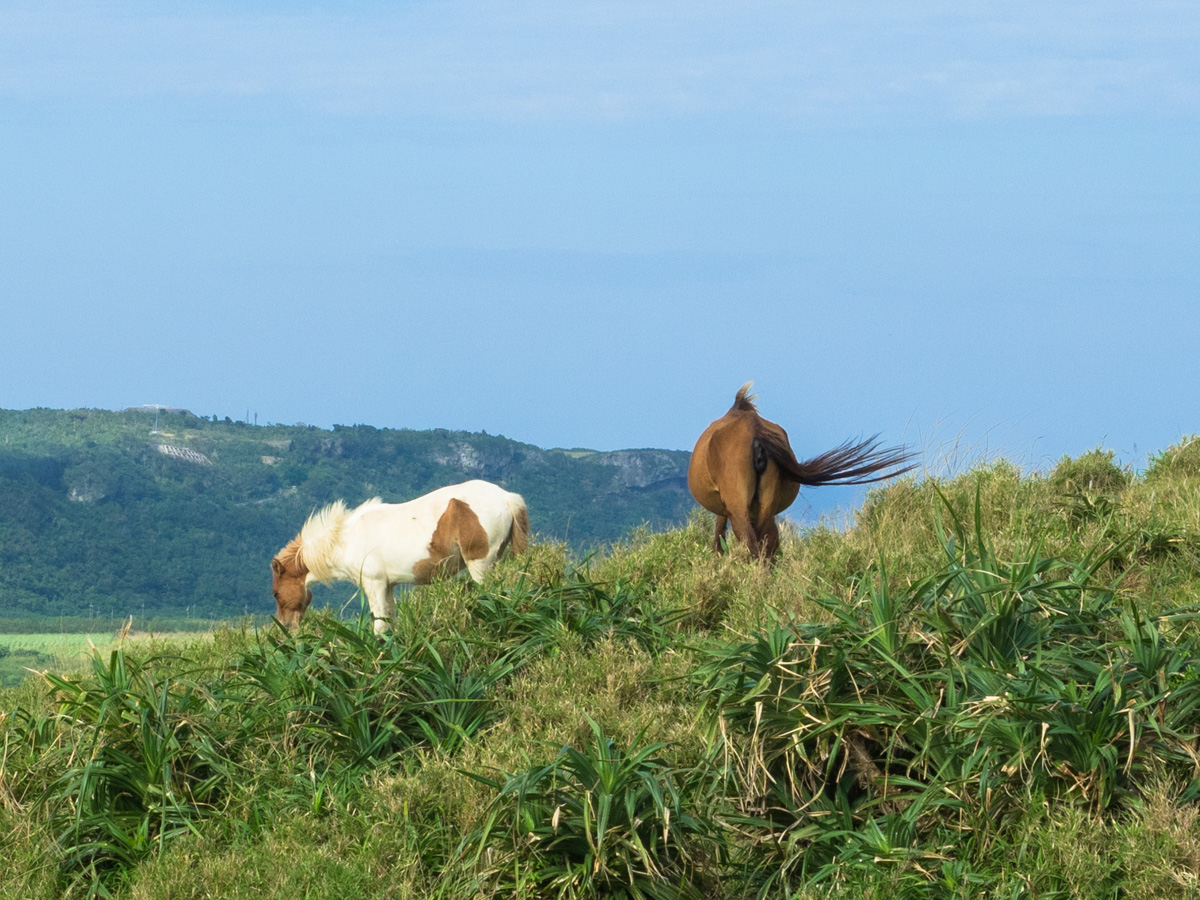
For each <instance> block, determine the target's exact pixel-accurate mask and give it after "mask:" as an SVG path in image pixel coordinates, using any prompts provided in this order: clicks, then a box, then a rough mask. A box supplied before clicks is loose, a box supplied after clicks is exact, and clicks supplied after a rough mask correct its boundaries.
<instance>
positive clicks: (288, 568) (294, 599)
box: [271, 541, 312, 631]
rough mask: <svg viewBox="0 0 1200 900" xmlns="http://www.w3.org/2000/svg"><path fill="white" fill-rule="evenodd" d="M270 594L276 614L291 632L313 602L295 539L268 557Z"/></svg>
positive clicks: (305, 567)
mask: <svg viewBox="0 0 1200 900" xmlns="http://www.w3.org/2000/svg"><path fill="white" fill-rule="evenodd" d="M271 594H272V595H273V596H274V597H275V617H276V618H277V619H279V621H280V623H281V624H282V625H283V627H284V628H287V629H288V630H289V631H294V630H295V629H296V626H297V625H299V624H300V620H301V619H302V618H304V612H305V610H307V609H308V605H309V604H310V603H312V591H310V590H309V589H308V567H307V566H305V565H304V562H303V561H302V560H301V559H300V546H299V544H298V543H297V542H296V541H292V543H290V544H288V545H287V546H286V547H284V548H283V549H282V550H280V551H279V555H278V556H276V557H275V558H274V559H273V560H271Z"/></svg>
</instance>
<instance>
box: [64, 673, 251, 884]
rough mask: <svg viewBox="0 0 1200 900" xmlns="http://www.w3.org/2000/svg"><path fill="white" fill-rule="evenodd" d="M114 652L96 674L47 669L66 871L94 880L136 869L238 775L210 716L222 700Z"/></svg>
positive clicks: (224, 734)
mask: <svg viewBox="0 0 1200 900" xmlns="http://www.w3.org/2000/svg"><path fill="white" fill-rule="evenodd" d="M154 662H155V661H153V660H151V661H149V662H146V663H139V662H137V661H135V660H132V659H130V658H129V657H127V656H126V655H125V653H124V651H123V650H114V651H113V652H112V653H111V654H110V655H109V658H108V661H107V663H106V662H105V661H104V660H103V659H102V657H101V656H100V654H99V653H97V654H95V656H94V657H93V663H92V673H91V677H90V678H79V679H74V678H65V677H60V676H57V675H52V674H47V675H46V679H47V681H48V682H49V683H50V685H51V687H52V689H53V693H54V696H55V698H56V700H57V702H58V713H57V719H58V722H59V724H60V726H61V727H62V729H63V730H64V734H65V735H66V736H67V738H68V739H67V740H66V741H65V742H64V743H63V744H62V745H61V747H60V749H59V752H58V754H57V755H58V756H59V757H64V756H65V758H60V759H59V760H56V764H58V765H61V767H62V772H61V774H60V775H59V777H58V778H57V779H55V780H54V781H53V782H52V783H51V784H50V786H49V788H48V790H47V792H46V802H47V806H48V808H49V809H50V810H51V817H52V819H53V820H54V821H55V823H56V830H57V833H58V841H59V845H60V847H61V849H62V853H63V856H64V863H63V864H64V868H65V869H67V870H69V871H75V872H77V873H81V874H82V875H84V876H85V877H91V878H95V877H96V876H98V875H100V874H103V873H104V872H105V871H106V870H108V869H110V868H111V867H113V866H132V865H134V864H136V862H137V861H138V860H140V859H141V858H143V857H144V856H146V855H147V854H149V853H150V852H152V851H155V850H160V849H161V848H162V846H163V844H164V842H166V841H167V840H169V839H171V838H173V837H175V836H177V835H179V834H183V833H186V832H188V831H192V830H194V829H195V823H196V821H197V820H198V819H200V818H202V817H204V816H207V815H209V814H211V813H212V812H214V811H215V810H216V809H217V808H218V807H219V806H220V804H221V802H222V800H223V798H224V796H225V795H226V792H227V790H228V787H229V784H230V782H231V779H232V778H233V776H234V770H235V769H236V766H235V764H234V763H233V762H232V761H231V756H232V755H234V754H233V750H232V747H231V744H232V742H233V740H234V738H233V736H232V735H231V734H230V733H229V732H228V731H226V730H224V729H223V728H222V726H221V725H220V723H219V722H218V720H217V717H216V716H214V710H215V709H216V708H217V707H218V706H219V703H220V698H216V697H214V696H213V695H212V694H211V693H210V692H209V691H208V690H207V689H205V688H204V687H203V686H201V685H199V684H197V683H195V682H193V681H189V680H187V679H184V678H178V677H176V678H172V677H169V676H163V677H158V676H156V675H155V673H154V671H153V665H154Z"/></svg>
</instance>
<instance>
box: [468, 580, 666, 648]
mask: <svg viewBox="0 0 1200 900" xmlns="http://www.w3.org/2000/svg"><path fill="white" fill-rule="evenodd" d="M647 593H648V592H647V590H646V587H645V586H644V585H642V586H639V585H636V584H633V583H631V582H628V581H616V582H614V583H612V584H603V583H600V582H596V581H592V580H591V579H590V578H588V576H587V574H586V573H585V572H584V571H582V570H579V569H576V570H573V571H571V572H569V573H568V575H567V577H566V578H565V579H563V580H562V581H558V582H553V583H531V582H530V581H528V580H527V579H526V578H525V577H524V576H522V577H521V578H520V579H519V580H518V581H517V582H516V584H515V585H514V586H513V587H512V588H510V589H507V590H503V591H495V592H487V593H483V594H481V595H480V597H479V599H478V600H477V601H476V605H475V617H476V619H477V620H479V621H480V622H481V623H483V624H484V625H485V626H487V627H488V629H489V630H490V631H491V632H492V634H493V635H495V639H496V640H497V641H498V642H499V643H500V646H501V647H503V648H505V649H506V650H507V651H508V652H510V653H512V654H513V655H514V657H517V658H521V659H526V658H529V657H530V656H532V655H534V654H537V653H541V652H545V651H547V650H552V649H553V648H555V647H556V646H557V645H558V644H559V643H560V642H561V640H562V638H563V637H564V636H565V635H568V634H570V635H574V636H576V637H577V638H579V639H580V640H581V641H582V642H583V644H584V645H585V646H591V645H593V644H595V643H596V642H598V641H600V640H601V639H603V638H605V637H609V636H611V637H614V638H617V639H624V640H628V641H631V642H633V643H636V644H637V645H638V646H640V647H641V648H642V649H643V650H646V651H647V652H649V653H658V652H661V651H663V650H665V649H666V648H668V647H670V646H671V645H672V639H673V637H674V631H673V628H672V626H673V625H675V624H676V623H677V622H679V621H680V620H682V619H683V618H684V617H685V616H686V615H687V612H686V611H684V610H673V611H666V612H662V611H660V610H658V609H656V608H655V607H654V606H653V604H651V603H649V602H648V598H647Z"/></svg>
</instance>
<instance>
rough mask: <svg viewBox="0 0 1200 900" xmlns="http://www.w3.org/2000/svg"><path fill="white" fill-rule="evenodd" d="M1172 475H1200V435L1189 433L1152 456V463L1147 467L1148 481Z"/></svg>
mask: <svg viewBox="0 0 1200 900" xmlns="http://www.w3.org/2000/svg"><path fill="white" fill-rule="evenodd" d="M1170 476H1182V477H1185V478H1196V477H1197V476H1200V435H1195V434H1191V435H1188V436H1186V437H1184V438H1183V439H1182V440H1180V441H1179V443H1177V444H1172V445H1171V446H1170V447H1168V448H1167V449H1166V450H1164V451H1162V453H1156V454H1154V455H1153V456H1151V457H1150V465H1149V466H1147V467H1146V480H1147V481H1156V480H1158V479H1162V478H1167V477H1170Z"/></svg>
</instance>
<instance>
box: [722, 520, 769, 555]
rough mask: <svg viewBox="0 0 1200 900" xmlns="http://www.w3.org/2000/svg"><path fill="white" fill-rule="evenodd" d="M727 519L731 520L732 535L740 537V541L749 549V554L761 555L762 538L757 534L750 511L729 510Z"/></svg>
mask: <svg viewBox="0 0 1200 900" xmlns="http://www.w3.org/2000/svg"><path fill="white" fill-rule="evenodd" d="M729 519H730V521H731V522H733V533H734V535H735V536H737V537H738V538H740V539H741V541H742V543H744V544H745V545H746V546H747V547H748V548H749V549H750V555H751V556H755V557H761V556H762V546H761V540H762V539H761V538H760V537H759V536H758V529H756V528H755V527H754V520H753V519H752V518H751V517H750V511H749V510H747V511H746V512H744V513H740V512H738V513H735V512H733V511H732V510H731V511H730V514H729Z"/></svg>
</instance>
